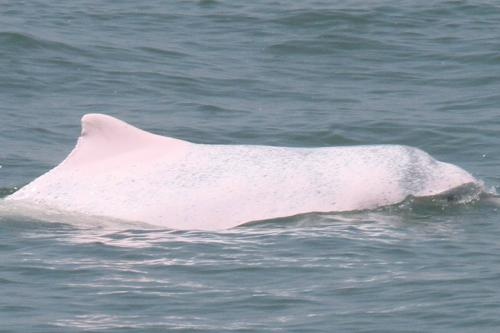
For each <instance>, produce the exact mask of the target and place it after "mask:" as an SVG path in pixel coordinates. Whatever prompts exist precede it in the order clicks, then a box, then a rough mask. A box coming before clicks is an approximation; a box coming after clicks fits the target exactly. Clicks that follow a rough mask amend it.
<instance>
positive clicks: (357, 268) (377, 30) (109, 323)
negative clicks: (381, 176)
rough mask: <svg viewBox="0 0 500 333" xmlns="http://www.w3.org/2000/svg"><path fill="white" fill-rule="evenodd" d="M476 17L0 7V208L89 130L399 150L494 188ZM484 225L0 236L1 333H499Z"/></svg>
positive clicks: (488, 96)
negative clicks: (86, 125)
mask: <svg viewBox="0 0 500 333" xmlns="http://www.w3.org/2000/svg"><path fill="white" fill-rule="evenodd" d="M499 21H500V6H499V5H497V4H496V3H495V2H492V1H474V2H473V1H470V2H469V1H432V2H431V1H428V2H413V1H393V0H392V1H389V0H388V1H312V0H310V1H301V2H291V1H252V2H244V1H168V2H161V1H147V2H144V3H140V2H132V1H120V2H104V3H101V2H92V1H71V2H65V1H46V0H41V1H31V2H17V1H16V2H14V1H4V2H0V147H1V149H0V165H1V168H0V195H1V196H4V195H7V194H8V193H10V192H12V191H14V190H15V188H17V187H20V186H22V185H24V184H26V183H27V182H29V181H30V180H32V179H33V178H35V177H37V176H39V175H40V174H42V173H44V172H46V171H47V170H48V169H50V168H51V167H53V166H55V165H56V164H57V163H58V162H59V161H60V160H62V159H63V158H64V157H65V155H66V154H67V153H68V152H69V151H70V150H71V148H72V146H73V145H74V143H75V140H76V138H77V136H78V135H79V131H80V128H79V126H80V125H79V119H80V117H81V116H82V115H83V114H85V113H90V112H102V113H107V114H111V115H114V116H117V117H119V118H121V119H124V120H127V121H129V122H132V123H133V124H135V125H137V126H139V127H142V128H144V129H147V130H150V131H154V132H156V133H159V134H163V135H168V136H174V137H178V138H182V139H187V140H190V141H195V142H204V143H227V144H270V145H283V146H307V147H312V146H331V145H352V144H372V143H398V144H407V145H412V146H417V147H419V148H422V149H424V150H425V151H427V152H429V153H430V154H431V155H433V156H435V157H436V158H438V159H440V160H443V161H447V162H452V163H455V164H458V165H460V166H461V167H463V168H465V169H466V170H468V171H470V172H471V173H473V174H474V175H475V176H476V177H478V178H480V179H482V180H483V181H484V182H485V183H486V184H487V185H488V186H490V187H496V186H499V183H500V177H499V174H500V173H499V172H498V165H500V156H499V152H498V146H499V143H500V139H499V132H500V118H499V114H500V113H499V111H498V105H500V76H499V75H498V73H499V71H500V53H499V50H500V25H499V24H498V22H499ZM498 222H499V219H498V212H497V208H496V207H495V206H494V205H490V204H487V203H484V202H473V203H468V204H465V205H448V204H444V203H438V204H423V205H415V204H412V203H405V204H403V205H402V206H399V207H390V208H387V209H381V210H377V211H369V212H358V213H351V214H325V215H316V214H308V215H305V216H300V217H295V218H285V219H279V220H275V221H268V222H266V223H262V224H256V225H251V226H246V227H241V228H236V229H233V230H227V231H224V232H218V233H207V232H194V231H193V232H180V231H175V230H150V229H141V228H130V227H127V228H126V227H124V226H122V225H120V224H113V225H104V226H103V225H102V224H101V223H100V221H95V225H93V224H92V223H86V224H84V225H80V224H79V223H78V221H66V222H65V223H60V221H46V220H31V219H27V218H20V217H15V216H12V215H10V214H6V215H3V216H0V332H2V333H3V332H81V331H91V332H165V331H180V332H194V331H198V332H224V331H226V332H269V331H277V332H288V331H290V332H429V331H431V332H457V331H459V332H467V331H475V332H477V331H481V332H495V331H497V328H498V327H499V326H500V320H499V319H498V313H499V312H500V292H499V290H498V289H499V286H500V241H499V239H500V226H499V223H498Z"/></svg>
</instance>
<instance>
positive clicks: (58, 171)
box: [5, 114, 480, 230]
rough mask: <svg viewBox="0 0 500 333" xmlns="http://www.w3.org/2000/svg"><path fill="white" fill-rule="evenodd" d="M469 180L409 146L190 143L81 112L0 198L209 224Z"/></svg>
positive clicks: (162, 222) (447, 187) (342, 206)
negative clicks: (63, 152)
mask: <svg viewBox="0 0 500 333" xmlns="http://www.w3.org/2000/svg"><path fill="white" fill-rule="evenodd" d="M471 183H472V184H477V185H478V186H480V185H479V184H480V183H479V182H478V181H477V180H476V179H475V178H474V177H473V176H471V175H470V174H469V173H467V172H466V171H464V170H462V169H461V168H459V167H457V166H454V165H451V164H448V163H443V162H439V161H436V160H435V159H433V158H432V157H431V156H429V155H428V154H427V153H425V152H423V151H421V150H419V149H417V148H412V147H407V146H397V145H378V146H351V147H325V148H287V147H270V146H251V145H207V144H195V143H191V142H187V141H183V140H178V139H174V138H168V137H163V136H160V135H155V134H152V133H149V132H146V131H143V130H140V129H138V128H135V127H133V126H131V125H129V124H127V123H125V122H123V121H120V120H118V119H115V118H113V117H110V116H107V115H102V114H88V115H85V116H84V117H83V118H82V133H81V136H80V138H79V139H78V143H77V144H76V147H75V148H74V149H73V151H72V152H71V153H70V154H69V156H68V157H67V158H66V159H65V160H64V161H63V162H62V163H61V164H59V165H58V166H56V167H55V168H54V169H52V170H50V171H49V172H47V173H46V174H44V175H42V176H40V177H39V178H37V179H35V180H34V181H32V182H31V183H30V184H28V185H26V186H25V187H23V188H22V189H20V190H19V191H17V192H16V193H14V194H12V195H11V196H9V197H7V198H6V199H5V200H6V201H7V202H13V201H18V202H24V203H29V204H30V205H31V204H36V205H37V206H38V207H47V208H51V209H57V210H61V211H67V212H76V213H82V214H87V215H92V216H106V217H112V218H118V219H123V220H129V221H140V222H145V223H148V224H152V225H156V226H160V227H166V228H174V229H198V230H200V229H201V230H216V229H225V228H231V227H234V226H238V225H240V224H244V223H246V222H251V221H257V220H264V219H271V218H278V217H285V216H292V215H297V214H301V213H307V212H342V211H354V210H365V209H373V208H377V207H381V206H385V205H392V204H396V203H399V202H401V201H403V200H405V199H406V198H407V197H408V196H414V197H427V196H435V195H439V194H442V193H448V192H449V191H452V190H453V189H456V188H459V187H461V186H463V185H465V184H471Z"/></svg>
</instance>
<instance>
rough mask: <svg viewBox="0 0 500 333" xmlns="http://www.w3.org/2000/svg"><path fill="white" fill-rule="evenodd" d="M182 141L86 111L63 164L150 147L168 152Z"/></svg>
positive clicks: (107, 156) (86, 162)
mask: <svg viewBox="0 0 500 333" xmlns="http://www.w3.org/2000/svg"><path fill="white" fill-rule="evenodd" d="M185 144H188V142H186V141H182V140H178V139H173V138H168V137H164V136H160V135H156V134H153V133H149V132H146V131H144V130H141V129H139V128H137V127H134V126H132V125H130V124H127V123H126V122H124V121H121V120H119V119H116V118H114V117H111V116H108V115H104V114H98V113H92V114H86V115H84V116H83V117H82V132H81V135H80V137H79V138H78V142H77V144H76V146H75V148H74V149H73V151H72V152H71V154H70V155H69V156H68V157H67V158H66V159H65V160H64V162H63V165H65V166H75V165H82V164H88V163H94V162H96V161H99V160H103V159H108V158H112V157H116V156H118V155H122V154H125V153H128V152H132V151H137V150H140V149H148V148H151V147H156V148H157V151H158V150H159V151H165V153H168V151H169V150H177V149H179V148H180V147H182V146H183V145H185Z"/></svg>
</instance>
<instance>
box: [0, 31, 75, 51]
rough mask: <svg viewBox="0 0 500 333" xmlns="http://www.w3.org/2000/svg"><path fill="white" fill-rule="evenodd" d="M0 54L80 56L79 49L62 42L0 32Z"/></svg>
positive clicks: (23, 34)
mask: <svg viewBox="0 0 500 333" xmlns="http://www.w3.org/2000/svg"><path fill="white" fill-rule="evenodd" d="M0 45H1V47H0V52H2V51H1V50H3V52H5V51H8V52H10V50H25V51H27V50H31V51H37V50H51V51H53V52H71V53H76V54H80V53H81V52H82V50H81V49H80V48H77V47H74V46H71V45H68V44H66V43H63V42H59V41H53V40H49V39H44V38H40V37H37V36H35V35H32V34H27V33H21V32H10V31H0Z"/></svg>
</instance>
